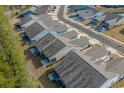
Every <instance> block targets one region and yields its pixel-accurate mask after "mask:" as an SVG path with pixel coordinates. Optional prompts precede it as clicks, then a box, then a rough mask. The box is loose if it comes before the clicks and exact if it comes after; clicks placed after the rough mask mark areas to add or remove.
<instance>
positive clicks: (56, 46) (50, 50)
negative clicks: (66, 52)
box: [43, 39, 65, 59]
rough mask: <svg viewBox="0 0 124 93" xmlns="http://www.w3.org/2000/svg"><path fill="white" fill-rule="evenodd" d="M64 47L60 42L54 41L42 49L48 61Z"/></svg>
mask: <svg viewBox="0 0 124 93" xmlns="http://www.w3.org/2000/svg"><path fill="white" fill-rule="evenodd" d="M64 47H65V44H64V43H63V42H61V41H60V40H58V39H56V40H55V41H54V42H52V43H51V44H50V45H49V46H47V47H45V48H44V49H43V53H44V54H45V55H46V56H47V57H48V58H49V59H50V58H52V57H53V56H54V55H55V54H56V53H58V52H59V51H60V50H62V49H63V48H64Z"/></svg>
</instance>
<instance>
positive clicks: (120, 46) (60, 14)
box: [57, 6, 124, 53]
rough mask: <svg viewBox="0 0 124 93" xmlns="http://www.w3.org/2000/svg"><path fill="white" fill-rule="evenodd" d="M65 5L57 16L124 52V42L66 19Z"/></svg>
mask: <svg viewBox="0 0 124 93" xmlns="http://www.w3.org/2000/svg"><path fill="white" fill-rule="evenodd" d="M64 7H65V6H61V7H60V10H59V12H58V15H57V16H58V18H59V20H61V21H63V22H64V23H66V24H69V25H71V26H73V27H74V28H76V29H79V31H81V32H84V33H86V34H88V35H89V36H91V37H93V38H95V39H97V40H99V41H101V42H103V43H104V44H106V45H109V46H111V47H112V48H114V49H116V50H118V51H119V52H122V53H124V45H123V44H121V43H118V42H116V41H114V40H112V39H110V38H107V37H105V36H103V35H100V34H96V33H94V32H93V31H91V30H89V29H86V28H84V27H83V26H80V25H79V24H76V23H73V22H71V21H69V20H67V19H65V18H64V16H63V14H64V13H63V12H64Z"/></svg>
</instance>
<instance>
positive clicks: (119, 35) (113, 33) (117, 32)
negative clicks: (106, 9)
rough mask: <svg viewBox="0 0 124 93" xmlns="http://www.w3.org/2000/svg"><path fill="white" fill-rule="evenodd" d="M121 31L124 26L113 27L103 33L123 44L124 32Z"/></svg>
mask: <svg viewBox="0 0 124 93" xmlns="http://www.w3.org/2000/svg"><path fill="white" fill-rule="evenodd" d="M123 29H124V25H121V26H118V27H115V28H113V29H111V30H109V31H106V32H103V33H104V34H105V35H108V36H110V37H112V38H115V39H117V40H119V41H121V42H124V30H123Z"/></svg>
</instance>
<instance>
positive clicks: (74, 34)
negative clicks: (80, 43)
mask: <svg viewBox="0 0 124 93" xmlns="http://www.w3.org/2000/svg"><path fill="white" fill-rule="evenodd" d="M61 36H63V37H66V38H69V39H74V38H76V37H77V36H78V33H77V32H76V31H69V32H66V33H63V34H61Z"/></svg>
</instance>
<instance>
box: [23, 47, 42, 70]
mask: <svg viewBox="0 0 124 93" xmlns="http://www.w3.org/2000/svg"><path fill="white" fill-rule="evenodd" d="M29 49H30V48H28V49H26V50H25V51H24V55H25V57H26V60H27V61H30V60H31V61H32V63H33V65H34V67H35V68H36V69H37V68H39V67H41V66H42V63H41V62H40V61H41V57H40V56H36V57H34V56H33V55H32V54H31V52H30V50H29Z"/></svg>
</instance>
